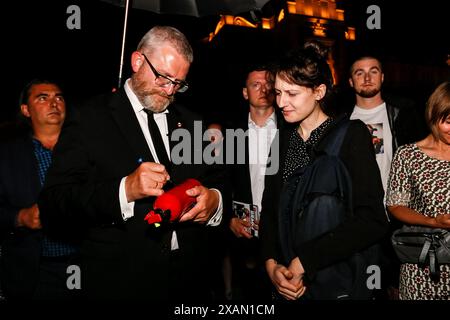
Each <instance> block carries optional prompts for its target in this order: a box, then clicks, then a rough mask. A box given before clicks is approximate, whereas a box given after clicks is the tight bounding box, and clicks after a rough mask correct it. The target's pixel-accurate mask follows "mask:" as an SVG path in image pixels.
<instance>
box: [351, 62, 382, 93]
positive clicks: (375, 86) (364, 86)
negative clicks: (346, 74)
mask: <svg viewBox="0 0 450 320" xmlns="http://www.w3.org/2000/svg"><path fill="white" fill-rule="evenodd" d="M383 80H384V74H383V72H382V71H381V66H380V63H379V62H378V60H376V59H372V58H370V59H363V60H358V61H356V62H355V63H354V64H353V66H352V70H351V77H350V79H349V82H350V86H351V87H353V89H354V90H355V93H356V94H357V95H359V96H361V97H363V98H372V97H374V96H376V95H377V94H379V93H380V90H381V85H382V83H383Z"/></svg>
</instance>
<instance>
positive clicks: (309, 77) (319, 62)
mask: <svg viewBox="0 0 450 320" xmlns="http://www.w3.org/2000/svg"><path fill="white" fill-rule="evenodd" d="M327 57H328V50H326V49H325V48H324V47H323V46H322V45H320V44H319V43H318V42H307V43H305V45H304V46H303V48H302V49H296V50H293V51H290V52H288V53H287V54H286V55H285V56H284V57H283V58H281V59H280V61H279V63H278V65H277V66H276V75H277V76H278V77H279V78H281V79H282V80H284V81H286V82H288V83H292V84H296V85H299V86H303V87H307V88H311V89H315V88H317V87H318V86H320V85H321V84H324V85H325V86H326V87H327V92H326V94H325V96H324V98H323V99H322V100H321V101H319V103H320V106H321V108H322V109H324V107H325V106H324V102H325V101H327V100H328V98H329V96H330V94H331V92H332V88H333V76H332V73H331V69H330V66H329V65H328V63H327ZM324 111H325V110H324Z"/></svg>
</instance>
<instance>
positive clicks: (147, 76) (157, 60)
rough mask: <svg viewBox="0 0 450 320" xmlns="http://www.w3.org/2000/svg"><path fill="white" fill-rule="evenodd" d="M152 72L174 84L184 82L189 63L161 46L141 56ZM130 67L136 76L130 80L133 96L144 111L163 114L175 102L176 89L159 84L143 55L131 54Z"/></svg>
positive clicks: (138, 53)
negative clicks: (134, 95)
mask: <svg viewBox="0 0 450 320" xmlns="http://www.w3.org/2000/svg"><path fill="white" fill-rule="evenodd" d="M144 54H145V55H146V57H147V59H148V60H149V61H150V63H151V64H152V66H153V67H154V68H155V70H156V71H157V72H158V73H160V74H161V75H163V76H165V77H167V78H169V79H172V80H174V81H179V80H183V81H184V80H185V79H186V76H187V74H188V71H189V66H190V64H189V62H188V61H186V59H185V58H184V57H183V56H182V55H180V54H179V53H178V52H177V51H176V50H175V49H174V48H172V47H171V46H170V45H168V44H166V45H162V46H160V47H159V48H157V49H156V50H155V51H154V52H153V54H148V53H144ZM131 62H132V67H133V71H134V72H135V74H134V75H133V77H132V78H131V85H132V88H133V91H134V93H135V94H136V96H137V97H138V99H139V101H140V102H141V103H142V105H143V106H144V108H146V109H149V110H151V111H153V112H154V113H159V112H163V111H164V110H166V108H167V107H168V106H169V104H171V103H172V102H173V101H174V98H175V96H174V95H175V93H176V92H177V87H175V86H174V85H171V84H169V85H167V86H161V85H158V83H157V82H158V81H157V76H156V75H155V73H154V72H153V70H152V68H151V67H150V64H149V63H148V62H147V61H146V59H145V57H144V56H143V54H141V53H140V52H134V53H133V56H132V61H131Z"/></svg>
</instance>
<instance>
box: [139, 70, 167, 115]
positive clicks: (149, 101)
mask: <svg viewBox="0 0 450 320" xmlns="http://www.w3.org/2000/svg"><path fill="white" fill-rule="evenodd" d="M131 85H132V88H133V91H134V93H135V94H136V96H137V98H138V100H139V102H140V103H141V104H142V106H143V107H144V108H145V109H147V110H150V111H152V112H153V113H161V112H163V111H165V110H166V109H167V107H168V106H169V105H170V104H171V103H172V102H173V101H174V100H175V97H174V96H170V97H167V96H165V97H166V98H167V100H166V101H165V102H164V103H162V102H160V101H157V100H156V99H155V97H156V96H158V95H159V96H162V95H161V94H160V93H159V92H157V91H156V90H153V91H149V90H144V87H145V82H144V81H141V80H139V79H138V78H137V77H136V75H134V76H133V77H132V78H131Z"/></svg>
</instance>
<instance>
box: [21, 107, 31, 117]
mask: <svg viewBox="0 0 450 320" xmlns="http://www.w3.org/2000/svg"><path fill="white" fill-rule="evenodd" d="M20 112H21V113H22V114H23V115H24V116H25V117H27V118H30V117H31V114H30V110H28V105H27V104H21V105H20Z"/></svg>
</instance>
